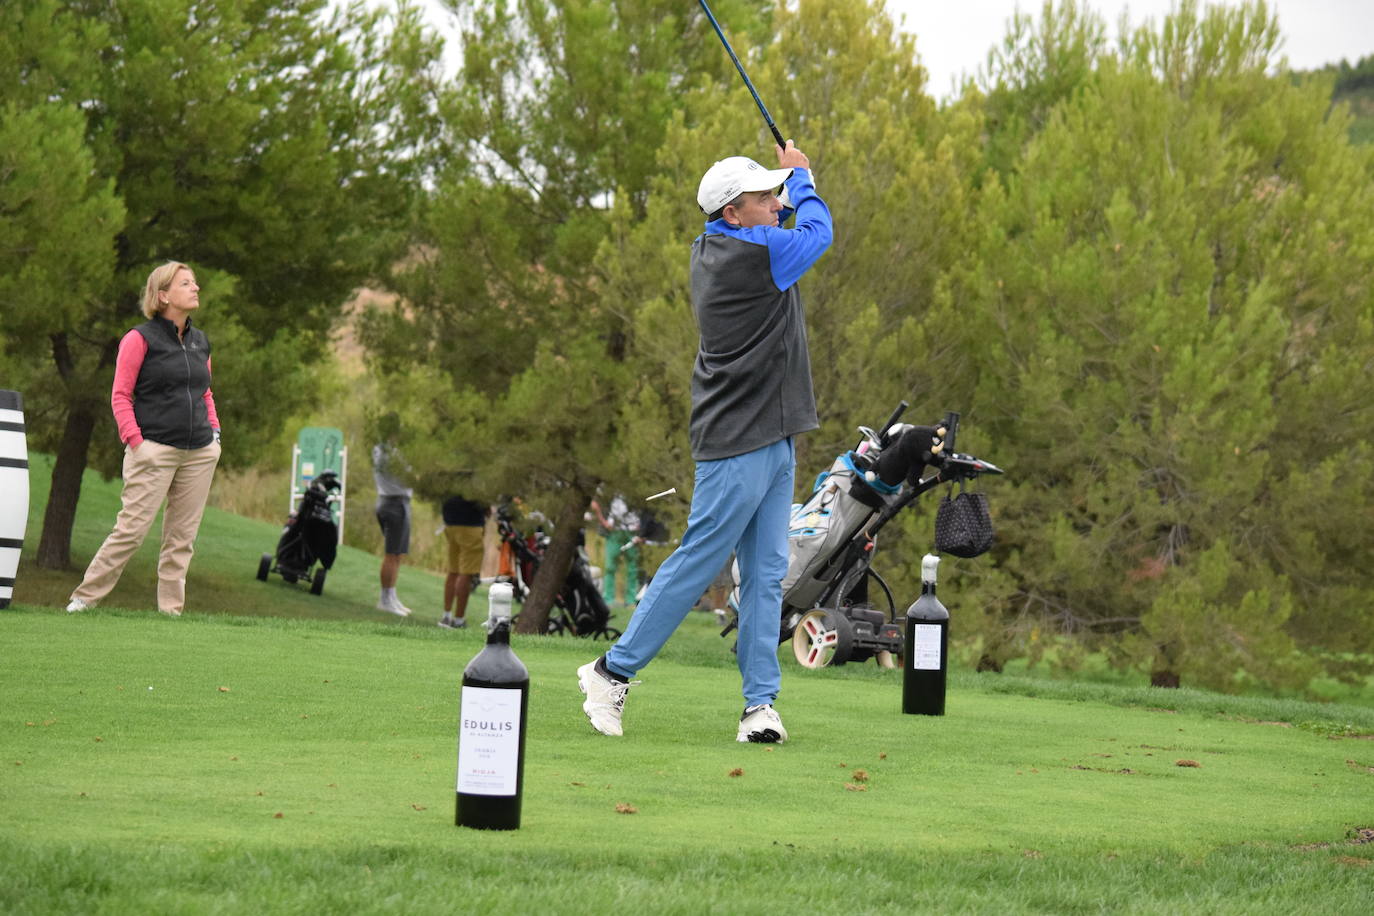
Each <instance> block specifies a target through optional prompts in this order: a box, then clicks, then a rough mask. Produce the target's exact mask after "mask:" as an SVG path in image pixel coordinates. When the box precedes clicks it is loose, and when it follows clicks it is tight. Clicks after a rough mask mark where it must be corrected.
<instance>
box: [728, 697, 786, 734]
mask: <svg viewBox="0 0 1374 916" xmlns="http://www.w3.org/2000/svg"><path fill="white" fill-rule="evenodd" d="M735 740H736V741H752V742H754V743H755V744H782V743H783V742H784V741H786V740H787V729H785V728H783V727H782V718H781V717H780V716H779V715H778V712H777V710H776V709H774V708H773V707H772V706H770V705H768V704H767V703H765V704H763V705H762V706H750V707H749V708H747V709H745V710H744V715H742V716H740V717H739V734H737V735H736V736H735Z"/></svg>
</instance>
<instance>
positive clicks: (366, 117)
mask: <svg viewBox="0 0 1374 916" xmlns="http://www.w3.org/2000/svg"><path fill="white" fill-rule="evenodd" d="M0 23H2V24H3V29H0V32H3V38H0V131H4V132H5V133H6V139H7V140H8V141H9V142H7V143H6V144H5V152H4V155H5V156H6V158H7V160H9V161H10V162H11V163H12V164H13V166H14V168H13V170H11V171H7V172H6V173H5V175H4V177H3V178H0V182H3V184H0V195H3V196H4V197H5V198H7V199H8V200H9V201H10V204H9V206H12V207H14V208H15V211H14V212H15V213H16V214H17V215H18V216H17V218H16V219H14V220H10V219H7V220H6V221H5V226H6V228H5V230H3V231H4V232H6V233H7V234H9V233H11V232H13V233H16V234H21V235H22V236H23V239H22V240H21V241H22V244H20V245H18V246H17V247H12V248H9V249H8V250H7V252H6V254H5V255H3V256H0V257H4V258H5V259H6V260H5V261H4V262H3V263H0V267H3V272H0V299H2V300H3V306H4V310H5V314H6V324H7V326H8V328H9V330H8V331H7V334H6V337H5V346H6V358H7V361H12V362H13V363H14V364H15V366H16V370H15V371H16V376H17V377H22V378H24V379H25V380H26V384H27V385H28V388H29V390H28V392H27V397H26V401H27V403H28V404H29V405H30V406H31V408H32V414H31V416H32V422H31V425H30V434H31V436H32V437H33V440H34V444H35V446H37V447H38V448H44V449H51V450H54V451H55V452H56V453H57V461H56V465H55V467H54V471H53V486H52V494H53V496H52V498H51V499H50V501H49V504H48V510H47V515H46V517H45V521H44V528H43V535H42V540H41V542H40V545H39V551H38V562H39V563H40V564H41V565H46V566H55V567H60V566H65V565H66V563H67V560H68V552H69V543H70V531H71V521H72V518H73V515H74V512H75V507H76V501H77V498H78V495H79V492H80V480H81V472H82V470H83V469H84V468H85V467H86V465H87V462H88V460H91V461H93V463H94V464H95V466H96V467H98V468H99V469H101V470H102V471H104V472H105V473H114V471H115V469H116V468H117V466H118V452H117V444H118V443H117V441H116V437H115V435H114V431H113V426H112V422H111V420H110V418H109V409H108V406H107V405H108V392H109V388H110V378H111V373H112V368H113V361H114V354H115V349H116V344H117V341H118V338H119V336H120V335H121V334H122V333H123V332H124V331H126V330H127V329H128V328H129V327H131V326H132V325H134V324H137V323H138V322H140V321H141V320H142V318H141V316H140V315H139V312H138V295H139V291H140V290H141V286H142V283H143V281H144V279H145V277H146V276H147V274H148V272H149V270H150V269H151V268H152V267H153V266H155V265H156V264H157V263H160V262H162V261H165V260H169V259H171V260H182V261H186V262H188V263H190V264H191V265H192V266H193V267H194V268H195V269H196V270H197V274H198V278H199V279H200V280H201V284H202V287H203V288H204V299H205V302H206V309H205V310H204V313H203V317H202V316H197V317H198V318H201V319H202V321H203V324H204V326H205V327H206V328H207V330H209V332H210V336H211V339H212V341H213V342H214V347H215V388H216V390H217V394H218V395H219V398H218V401H217V406H218V407H219V414H220V417H221V419H222V420H223V422H224V427H225V433H226V440H225V441H226V452H225V455H226V462H227V463H228V464H229V465H233V464H234V463H235V462H243V461H248V460H252V459H253V458H254V456H255V452H256V449H255V446H256V444H258V443H260V442H263V441H266V440H267V439H269V438H270V437H271V436H272V435H273V434H275V432H276V430H277V426H278V424H279V423H280V421H281V419H282V418H284V417H285V416H286V415H288V413H289V411H290V408H291V407H292V406H294V405H296V404H300V403H302V402H303V401H304V399H305V398H307V397H308V393H309V384H308V370H309V366H310V365H311V363H312V362H314V361H316V360H318V359H319V358H320V357H321V356H322V355H324V354H325V353H326V352H327V335H328V332H329V330H330V328H331V327H332V325H333V324H334V322H335V320H336V318H337V315H338V312H339V308H340V306H341V304H342V303H343V302H344V301H345V300H346V299H347V298H348V296H349V295H350V293H351V292H352V290H353V289H354V288H355V287H356V286H357V285H359V284H360V283H361V282H362V281H363V280H364V279H366V278H368V277H374V276H379V275H381V274H383V273H384V271H385V269H386V268H387V266H388V264H389V263H390V261H391V259H392V258H393V257H394V256H395V255H396V254H397V252H398V250H399V249H398V247H397V246H398V245H399V244H404V242H405V235H404V232H403V231H402V230H403V229H404V225H403V220H404V218H405V217H406V216H408V211H409V200H410V199H411V189H412V188H414V187H415V186H416V184H417V180H418V179H419V178H420V177H422V175H423V173H424V169H425V167H426V166H425V161H426V160H425V157H426V156H427V155H429V153H428V145H427V144H426V143H425V142H424V138H425V136H426V135H427V133H428V132H429V128H430V126H431V125H432V123H433V122H432V118H430V117H429V116H428V115H427V114H426V110H427V105H428V104H429V102H427V100H426V92H425V87H426V85H427V83H426V79H427V77H429V76H432V75H433V74H432V72H431V71H432V68H433V66H434V64H433V61H434V58H435V55H436V53H437V48H436V47H435V46H434V45H433V43H432V39H429V38H427V37H426V36H425V34H424V32H423V30H422V29H421V28H420V24H419V20H418V17H417V14H416V12H415V10H414V9H412V8H408V7H405V6H402V7H400V8H399V9H398V10H397V12H396V19H395V22H394V23H393V24H392V25H391V26H389V27H387V26H386V25H385V21H384V19H383V16H382V14H381V13H379V12H366V11H365V10H364V9H363V8H362V6H361V5H360V4H352V5H350V6H348V7H346V8H344V9H341V10H334V11H330V10H329V9H328V8H327V7H326V4H325V2H324V0H276V2H269V3H260V2H249V0H194V2H193V0H155V2H140V3H123V2H121V3H104V2H100V3H97V2H87V0H66V2H60V0H15V2H12V3H7V4H5V5H4V7H3V10H0ZM38 128H41V129H38ZM44 163H46V165H47V166H48V167H47V168H39V167H38V166H39V165H41V164H44ZM45 204H66V206H60V205H59V206H45ZM78 220H79V221H81V223H80V224H79V225H78V223H77V221H78ZM58 246H60V247H58ZM64 255H65V257H64Z"/></svg>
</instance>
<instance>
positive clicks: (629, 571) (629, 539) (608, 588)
mask: <svg viewBox="0 0 1374 916" xmlns="http://www.w3.org/2000/svg"><path fill="white" fill-rule="evenodd" d="M592 511H593V512H595V513H596V520H597V523H598V524H599V525H600V526H601V537H602V538H603V539H604V540H605V542H606V565H605V566H604V567H603V568H602V571H601V597H603V598H605V599H606V606H607V607H610V606H612V605H614V604H616V598H615V591H616V589H615V580H616V569H617V568H618V567H620V566H621V565H622V564H623V566H624V573H625V575H624V577H623V578H624V580H625V600H624V601H623V602H621V603H622V604H624V605H625V606H626V607H634V606H635V601H636V598H635V593H636V592H637V591H639V539H638V538H637V537H636V535H637V534H638V532H639V516H638V515H637V514H636V513H634V512H632V511H630V507H629V505H628V504H627V503H626V502H625V499H624V497H622V496H620V495H619V494H616V496H615V498H613V499H612V500H611V505H610V509H609V510H608V511H606V512H603V511H602V510H601V504H600V503H599V502H597V501H596V500H592Z"/></svg>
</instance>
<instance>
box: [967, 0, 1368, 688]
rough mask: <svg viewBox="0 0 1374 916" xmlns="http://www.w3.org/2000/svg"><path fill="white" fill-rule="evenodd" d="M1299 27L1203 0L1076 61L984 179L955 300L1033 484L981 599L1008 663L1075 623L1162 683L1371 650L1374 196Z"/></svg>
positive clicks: (1294, 672)
mask: <svg viewBox="0 0 1374 916" xmlns="http://www.w3.org/2000/svg"><path fill="white" fill-rule="evenodd" d="M1078 15H1081V11H1078V10H1075V9H1074V8H1073V5H1072V4H1066V5H1065V6H1064V7H1063V8H1061V10H1060V11H1048V12H1047V13H1046V18H1045V20H1044V21H1043V23H1042V25H1041V29H1042V30H1043V31H1044V32H1047V33H1056V34H1057V33H1061V32H1062V31H1063V29H1064V24H1065V21H1066V20H1067V19H1072V18H1074V17H1076V16H1078ZM1277 38H1278V30H1277V25H1276V23H1275V22H1274V21H1273V20H1272V18H1270V17H1269V15H1268V13H1267V11H1266V9H1265V8H1264V7H1263V6H1262V5H1259V4H1255V5H1252V6H1246V7H1242V8H1239V9H1231V10H1227V9H1221V8H1209V9H1208V11H1207V13H1206V14H1205V15H1199V14H1198V12H1197V10H1196V8H1195V6H1194V5H1193V4H1191V3H1184V4H1182V5H1181V6H1180V7H1179V9H1178V10H1177V11H1176V12H1175V13H1174V14H1173V15H1171V16H1170V17H1169V18H1168V19H1167V20H1166V21H1165V22H1164V23H1163V25H1162V27H1161V28H1159V29H1158V30H1154V29H1149V28H1141V29H1139V30H1137V31H1135V32H1134V33H1132V34H1130V35H1129V36H1127V38H1126V40H1125V42H1124V44H1123V47H1122V49H1121V52H1120V53H1119V54H1117V55H1113V56H1101V57H1099V58H1097V60H1096V64H1095V66H1094V67H1092V68H1091V69H1090V70H1082V69H1080V70H1079V72H1080V73H1081V78H1080V80H1079V82H1078V84H1077V85H1076V86H1075V87H1074V88H1073V89H1072V91H1069V92H1065V93H1062V94H1061V97H1060V98H1059V100H1058V101H1056V102H1055V103H1054V104H1052V105H1051V106H1050V107H1049V109H1048V110H1047V113H1046V117H1045V120H1044V124H1043V127H1042V128H1041V129H1039V130H1037V131H1033V132H1032V133H1031V134H1030V135H1029V136H1028V138H1027V139H1026V140H1025V141H1024V142H1023V143H1022V144H1021V145H1020V147H1019V153H1018V155H1017V156H1016V158H1015V159H1014V160H1013V161H1011V162H1010V163H1005V164H1002V163H997V162H996V161H993V163H992V164H994V165H1000V166H1001V167H1000V168H999V170H998V180H996V181H994V182H988V183H985V184H984V185H983V186H982V188H981V189H980V190H979V191H978V194H977V198H976V204H975V208H974V213H973V218H974V220H975V222H976V224H977V226H978V229H977V239H978V241H977V244H976V246H975V247H974V248H972V249H970V250H969V252H968V253H967V255H966V256H965V257H964V258H962V259H961V263H957V264H955V265H952V267H951V269H950V271H949V274H948V292H947V293H946V295H948V296H950V297H951V299H952V300H957V301H960V302H963V303H967V307H966V308H965V309H964V313H965V314H966V315H967V316H968V320H967V321H966V322H964V323H963V324H962V325H961V328H962V330H963V333H964V337H963V344H962V346H963V347H964V348H965V350H966V351H967V352H968V353H969V354H970V356H971V359H972V367H971V368H972V372H973V374H974V375H975V376H976V378H977V390H976V392H975V393H974V397H973V401H972V402H971V404H972V407H973V408H974V410H975V413H974V416H975V417H976V422H977V427H976V428H977V430H978V432H979V435H980V440H981V441H986V442H988V443H989V450H990V451H991V452H992V453H993V455H994V456H995V458H998V459H1002V461H1003V462H1004V463H1005V464H1006V465H1007V466H1008V467H1009V468H1010V469H1011V470H1012V472H1013V474H1012V476H1011V478H1010V479H1008V480H1007V481H1005V482H999V484H998V486H997V488H996V490H997V495H996V496H995V497H994V500H995V502H996V503H998V504H999V521H1000V523H1001V529H1002V544H1003V546H1002V547H1001V549H1000V550H999V552H998V555H997V563H996V568H995V570H988V571H986V573H985V574H984V575H981V576H980V577H979V578H980V582H979V584H978V587H977V588H976V589H974V591H973V592H971V595H972V596H976V597H975V598H974V601H973V602H972V603H973V604H974V605H975V606H981V607H982V608H983V609H984V613H985V614H986V616H985V618H984V620H983V622H982V624H981V625H980V626H979V627H978V630H979V634H980V636H981V637H982V651H983V652H984V653H986V655H987V656H988V658H987V661H988V662H989V663H990V664H993V665H996V664H999V663H1000V662H1001V661H1003V660H1005V659H1006V658H1008V657H1013V656H1016V655H1020V654H1024V653H1032V654H1033V653H1034V652H1035V651H1036V649H1035V647H1034V646H1033V645H1032V643H1033V642H1034V640H1035V639H1036V638H1037V634H1040V633H1042V632H1044V631H1045V630H1046V629H1049V630H1056V629H1057V630H1061V631H1068V632H1073V633H1079V634H1083V633H1098V634H1103V635H1106V636H1109V637H1110V639H1109V640H1108V641H1107V643H1106V644H1107V645H1108V646H1109V647H1110V648H1111V649H1112V650H1113V651H1115V652H1118V653H1120V654H1121V659H1122V661H1123V663H1127V664H1132V665H1140V666H1143V667H1147V668H1149V669H1152V670H1155V671H1157V672H1159V673H1160V674H1161V677H1162V679H1164V680H1169V679H1172V678H1176V677H1178V676H1179V675H1181V676H1182V677H1184V678H1185V679H1187V680H1191V681H1195V682H1201V683H1205V684H1208V685H1210V686H1215V687H1221V688H1227V687H1233V686H1235V685H1236V683H1238V682H1237V681H1236V680H1235V678H1237V677H1239V678H1241V682H1244V680H1245V679H1247V678H1249V679H1258V680H1263V681H1266V682H1268V683H1271V684H1289V685H1301V684H1305V683H1306V682H1307V679H1308V678H1310V676H1311V675H1312V673H1313V670H1314V668H1313V662H1312V659H1311V658H1310V656H1305V655H1303V654H1302V653H1301V652H1300V651H1299V650H1300V649H1301V648H1308V649H1311V648H1314V647H1322V648H1327V649H1341V650H1346V651H1362V652H1368V651H1369V650H1370V649H1371V648H1374V647H1372V646H1371V644H1370V642H1369V640H1368V638H1367V635H1365V634H1367V632H1368V627H1367V626H1361V625H1360V624H1359V621H1360V620H1362V619H1363V620H1365V621H1367V620H1368V607H1369V599H1370V598H1371V597H1374V596H1372V595H1371V594H1370V592H1369V591H1368V590H1367V587H1366V583H1365V582H1363V581H1362V575H1361V573H1360V570H1361V569H1362V568H1363V567H1364V566H1365V565H1367V563H1368V561H1369V559H1370V558H1369V556H1368V552H1367V551H1368V549H1369V548H1368V546H1367V545H1368V544H1370V543H1371V541H1370V538H1369V536H1368V535H1369V533H1370V532H1369V525H1370V519H1369V517H1368V514H1367V513H1365V512H1364V511H1363V510H1362V509H1361V508H1358V507H1360V506H1362V505H1363V504H1364V503H1365V499H1366V497H1367V493H1366V489H1367V487H1368V482H1367V481H1368V475H1369V471H1370V470H1371V468H1370V466H1369V459H1370V454H1369V449H1368V446H1367V443H1368V440H1369V434H1370V431H1371V430H1370V420H1371V417H1370V411H1369V409H1368V407H1367V405H1366V404H1365V402H1366V401H1367V398H1364V397H1363V396H1362V394H1361V393H1359V391H1360V386H1359V385H1357V384H1355V383H1354V380H1355V378H1357V377H1358V374H1359V373H1360V372H1362V371H1364V370H1363V369H1358V368H1356V367H1367V366H1368V365H1369V362H1370V359H1371V357H1372V356H1374V348H1371V344H1374V340H1372V339H1371V337H1370V331H1371V323H1370V317H1371V298H1370V291H1369V288H1368V286H1367V285H1366V284H1364V283H1362V282H1361V281H1359V280H1358V279H1357V278H1360V277H1363V276H1367V275H1368V271H1369V269H1370V263H1369V259H1370V258H1371V257H1374V247H1372V246H1371V245H1370V241H1371V232H1372V231H1374V222H1371V220H1370V218H1369V213H1370V210H1369V204H1370V203H1371V193H1372V191H1374V189H1372V188H1371V183H1370V179H1369V174H1370V173H1369V169H1368V163H1369V159H1368V156H1367V154H1366V153H1364V152H1362V151H1361V150H1359V149H1357V148H1352V147H1351V146H1350V145H1349V144H1348V143H1347V142H1346V140H1345V137H1344V132H1343V126H1342V124H1341V123H1339V121H1332V120H1329V119H1327V117H1326V111H1327V102H1326V99H1325V98H1324V97H1323V93H1322V90H1321V88H1320V87H1307V88H1304V87H1300V86H1294V85H1292V84H1291V82H1290V81H1288V80H1285V79H1278V78H1275V77H1274V76H1273V75H1272V74H1271V73H1270V72H1268V68H1269V67H1270V65H1271V63H1272V61H1273V55H1274V53H1275V48H1276V47H1277ZM1062 53H1063V54H1065V55H1066V56H1067V57H1068V58H1069V59H1070V60H1071V61H1079V60H1081V59H1083V57H1084V53H1085V52H1084V49H1083V48H1076V49H1075V48H1065V49H1062ZM1045 66H1046V68H1047V69H1049V70H1054V69H1056V68H1055V66H1054V65H1053V63H1052V62H1050V61H1047V62H1046V64H1045ZM1058 69H1059V70H1061V71H1062V70H1063V69H1066V68H1065V67H1059V68H1058ZM1037 82H1038V81H1037V80H1036V78H1035V77H1034V75H1031V76H1027V77H1023V79H1022V85H1031V84H1037ZM1002 91H1003V88H1001V87H999V88H998V89H996V90H994V92H993V93H991V94H990V95H989V98H990V99H991V98H992V97H993V96H995V95H996V94H997V93H999V92H1002ZM981 101H982V100H980V99H978V98H973V99H969V100H968V101H967V103H966V104H968V105H969V106H970V107H974V106H976V105H978V104H980V103H981ZM1018 129H1019V128H1018ZM988 146H989V149H992V150H999V149H1005V147H1004V146H999V144H998V142H997V140H996V138H995V137H994V138H992V139H990V141H989V144H988Z"/></svg>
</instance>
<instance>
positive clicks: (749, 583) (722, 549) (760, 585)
mask: <svg viewBox="0 0 1374 916" xmlns="http://www.w3.org/2000/svg"><path fill="white" fill-rule="evenodd" d="M795 468H796V454H795V452H794V451H793V447H792V440H791V438H787V439H781V440H779V441H777V442H774V443H773V444H772V445H767V446H764V447H763V448H760V449H755V450H754V451H752V452H746V453H745V454H743V455H736V456H734V457H733V458H721V459H719V460H716V461H700V462H698V463H697V467H696V485H695V489H694V490H693V491H692V510H691V514H690V515H689V516H688V519H687V532H686V533H685V534H683V536H682V543H681V545H680V546H679V547H678V548H677V550H675V551H673V553H672V556H670V557H668V559H666V560H664V561H663V564H662V565H661V566H659V568H658V572H656V573H655V574H654V578H653V581H652V582H650V583H649V587H648V589H647V590H645V592H644V597H643V598H642V599H641V600H640V602H639V607H638V608H636V609H635V612H634V616H632V617H631V618H630V624H629V626H628V627H626V628H625V633H624V635H622V636H621V637H620V639H618V640H617V641H616V643H615V645H613V646H611V649H610V651H609V652H607V653H606V667H607V668H609V669H610V670H611V671H613V672H615V673H616V674H619V675H620V676H622V677H627V678H628V677H634V676H635V675H636V674H637V673H639V671H640V670H641V669H642V668H644V666H645V665H647V664H649V662H651V661H652V660H653V658H654V656H655V655H657V654H658V652H659V650H660V649H662V648H663V645H664V643H666V642H667V641H668V637H670V636H672V635H673V632H674V631H675V630H677V628H678V626H679V625H680V624H681V623H682V621H683V620H684V619H685V618H686V617H687V614H688V613H689V612H690V611H691V610H692V607H693V606H694V605H695V604H696V602H697V599H698V598H700V597H701V596H702V594H703V593H704V592H705V591H706V589H707V588H708V587H709V586H710V584H711V582H712V580H714V579H715V577H716V574H717V573H719V572H720V570H721V567H722V566H724V565H725V561H726V560H728V559H729V558H730V553H731V552H732V551H733V552H734V553H735V555H736V558H737V560H738V562H739V568H740V607H739V642H738V644H737V649H736V650H737V653H738V661H739V670H740V676H741V678H742V679H743V684H744V702H745V705H746V706H753V705H757V704H759V703H772V702H773V701H774V700H775V699H777V696H778V690H779V688H780V687H781V683H782V672H781V670H780V669H779V666H778V632H779V628H780V625H781V619H782V580H783V576H785V575H786V574H787V525H788V520H789V518H790V516H791V511H792V480H793V474H794V471H795Z"/></svg>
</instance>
